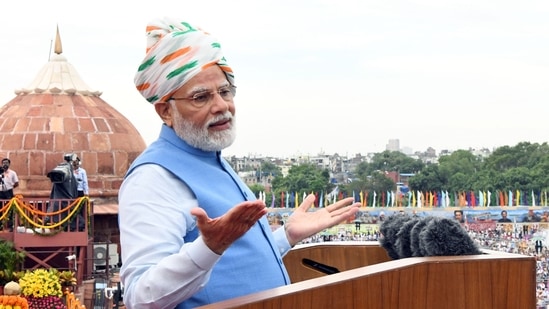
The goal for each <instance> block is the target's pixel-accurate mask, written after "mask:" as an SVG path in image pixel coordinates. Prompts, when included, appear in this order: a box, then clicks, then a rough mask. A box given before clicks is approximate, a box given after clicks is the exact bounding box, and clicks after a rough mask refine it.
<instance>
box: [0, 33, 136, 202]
mask: <svg viewBox="0 0 549 309" xmlns="http://www.w3.org/2000/svg"><path fill="white" fill-rule="evenodd" d="M54 51H55V54H54V55H53V56H52V57H51V59H50V61H49V62H48V63H47V64H46V65H45V66H44V67H43V68H42V70H40V72H39V73H38V75H37V76H36V77H35V79H34V81H33V82H32V83H30V84H29V85H28V86H27V87H25V88H22V89H18V90H16V91H15V94H16V97H15V98H13V99H12V100H11V101H9V102H8V103H6V104H5V105H3V106H2V107H1V108H0V157H1V158H9V159H10V160H11V166H10V168H11V169H12V170H14V171H15V172H16V173H17V175H18V177H19V187H18V188H16V189H15V190H14V193H15V194H22V195H23V197H25V198H27V197H32V198H38V197H41V198H48V197H49V194H50V191H51V188H52V184H51V182H50V179H49V178H47V176H46V175H47V173H48V172H49V171H51V170H52V169H53V168H55V167H56V166H57V165H58V164H59V163H62V162H63V161H64V160H63V157H64V155H65V154H67V153H75V154H77V155H78V156H79V157H80V159H81V166H82V167H83V168H84V169H85V170H86V171H87V173H88V182H89V188H90V197H91V198H92V199H94V200H95V201H96V202H95V204H96V205H97V204H103V203H105V204H109V203H111V204H112V203H116V202H117V196H118V189H119V188H120V184H121V183H122V179H123V177H124V174H125V172H126V170H127V169H128V167H129V166H130V164H131V162H132V161H133V160H134V159H135V158H136V157H137V156H138V155H139V154H140V153H141V152H142V151H143V150H144V149H145V147H146V145H145V141H144V140H143V138H142V137H141V135H140V134H139V132H138V131H137V129H136V128H135V127H134V126H133V125H132V124H131V122H130V121H129V120H128V119H127V118H126V117H124V115H122V114H121V113H119V112H118V111H117V110H116V109H115V108H113V107H112V106H111V105H109V104H108V103H107V102H105V101H103V99H101V98H100V96H101V94H102V93H101V92H99V91H95V90H93V89H91V88H90V87H88V85H86V83H85V82H84V81H83V80H82V79H81V78H80V76H79V75H78V73H77V71H76V69H75V68H74V67H73V66H72V65H71V64H70V63H69V62H68V61H67V59H66V58H65V57H64V56H62V55H61V53H62V48H61V41H60V38H59V31H58V32H57V36H56V41H55V50H54Z"/></svg>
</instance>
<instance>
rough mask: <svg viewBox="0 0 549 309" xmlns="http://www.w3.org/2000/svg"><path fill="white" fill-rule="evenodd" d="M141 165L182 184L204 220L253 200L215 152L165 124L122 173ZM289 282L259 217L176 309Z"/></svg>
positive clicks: (190, 236)
mask: <svg viewBox="0 0 549 309" xmlns="http://www.w3.org/2000/svg"><path fill="white" fill-rule="evenodd" d="M142 164H158V165H160V166H162V167H164V168H165V169H167V170H169V171H170V172H171V173H173V174H174V175H175V176H177V177H178V178H179V179H181V181H183V182H185V183H186V184H187V186H189V188H190V189H191V190H192V191H193V193H194V195H195V196H196V198H197V200H198V205H199V206H200V207H201V208H203V209H204V210H205V211H206V213H207V214H208V216H209V217H210V218H215V217H219V216H221V215H223V214H225V213H226V212H227V211H228V210H229V209H231V208H232V207H234V206H235V205H236V204H238V203H241V202H243V201H246V200H255V199H256V197H255V195H254V194H253V192H251V190H250V189H249V188H248V187H247V186H246V184H244V183H243V182H242V180H241V179H240V178H239V177H238V175H237V174H236V173H235V172H234V171H233V169H232V168H231V167H230V165H229V164H228V163H227V162H226V161H225V160H224V159H223V158H222V157H221V152H205V151H202V150H199V149H196V148H193V147H191V146H189V145H188V144H187V143H186V142H184V141H183V140H181V139H180V138H179V137H178V136H177V135H176V134H175V132H174V131H173V129H171V128H170V127H168V126H166V125H163V126H162V130H161V133H160V137H159V138H158V140H156V141H155V142H153V143H152V144H151V145H150V146H149V147H148V148H147V149H146V150H145V151H144V152H143V153H142V154H141V155H140V156H139V157H138V158H137V159H136V160H135V161H134V162H133V163H132V166H131V167H130V169H129V170H128V172H127V174H128V175H129V174H130V173H131V172H132V170H133V169H135V168H136V167H137V166H139V165H142ZM198 233H199V231H198V228H196V227H195V228H194V229H193V230H191V231H188V232H187V235H184V239H185V242H190V241H193V240H194V239H196V238H197V237H198ZM182 237H183V236H182ZM289 283H290V279H289V276H288V273H287V271H286V268H285V267H284V264H283V262H282V257H281V256H280V253H279V250H278V248H277V246H276V244H275V242H274V239H273V236H272V232H271V229H270V226H269V223H268V221H267V219H266V217H263V218H261V219H260V220H259V222H258V223H256V224H255V225H254V226H253V227H252V228H251V229H250V230H249V231H248V232H247V233H246V234H245V235H244V236H242V237H241V238H240V239H238V240H237V241H236V242H235V243H233V245H232V246H230V247H229V248H228V249H227V250H226V251H225V252H224V253H223V256H222V257H221V259H220V260H219V262H218V263H217V264H216V265H215V266H214V268H213V271H212V273H211V277H210V280H209V281H208V283H207V284H206V286H205V287H204V288H203V289H202V290H200V291H199V292H197V293H196V294H194V295H193V296H192V297H191V298H190V299H187V300H186V301H185V302H183V303H181V304H179V305H178V306H177V307H176V308H178V309H181V308H195V307H198V306H202V305H206V304H209V303H214V302H218V301H222V300H225V299H230V298H234V297H238V296H242V295H247V294H251V293H255V292H258V291H262V290H266V289H271V288H275V287H279V286H283V285H286V284H289Z"/></svg>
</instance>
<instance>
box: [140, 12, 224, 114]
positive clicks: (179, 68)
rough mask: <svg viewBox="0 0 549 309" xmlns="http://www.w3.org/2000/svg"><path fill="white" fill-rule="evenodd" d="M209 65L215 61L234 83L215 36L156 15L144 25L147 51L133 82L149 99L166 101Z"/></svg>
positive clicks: (185, 23) (151, 101)
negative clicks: (154, 18)
mask: <svg viewBox="0 0 549 309" xmlns="http://www.w3.org/2000/svg"><path fill="white" fill-rule="evenodd" d="M212 65H218V66H219V68H220V69H221V70H222V71H223V72H224V73H225V75H226V76H227V80H228V81H229V83H231V85H234V75H233V71H232V69H231V68H230V67H229V66H228V65H227V62H226V61H225V57H224V56H223V54H222V51H221V45H220V44H219V42H218V41H217V40H216V39H215V38H214V37H212V36H211V35H210V34H209V33H207V32H204V31H202V30H201V29H200V28H196V27H193V26H191V25H190V24H188V23H187V22H183V21H176V20H174V19H170V18H163V19H158V20H154V21H152V22H150V23H149V24H148V25H147V55H146V56H145V59H143V62H141V64H140V65H139V69H138V71H137V73H136V74H135V79H134V82H135V86H136V87H137V90H138V91H139V92H140V93H141V95H142V96H143V97H145V99H147V101H149V102H150V103H152V104H155V103H157V102H166V100H167V99H168V98H169V97H170V96H172V95H173V93H174V92H175V91H176V90H177V89H179V88H181V86H183V85H184V84H185V83H186V82H188V81H189V80H190V79H191V78H193V77H194V76H195V75H197V74H198V73H200V72H201V71H202V70H204V69H206V68H208V67H210V66H212Z"/></svg>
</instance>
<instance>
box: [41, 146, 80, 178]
mask: <svg viewBox="0 0 549 309" xmlns="http://www.w3.org/2000/svg"><path fill="white" fill-rule="evenodd" d="M63 159H64V160H65V161H64V162H62V163H59V165H57V166H56V167H55V168H54V169H53V170H51V171H50V172H49V173H48V178H49V179H50V180H51V182H53V183H64V182H65V181H67V180H68V179H69V178H70V177H71V176H72V166H71V163H72V162H73V161H76V160H78V156H77V155H76V154H75V153H68V154H65V155H64V156H63Z"/></svg>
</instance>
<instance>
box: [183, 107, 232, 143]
mask: <svg viewBox="0 0 549 309" xmlns="http://www.w3.org/2000/svg"><path fill="white" fill-rule="evenodd" d="M173 110H174V117H173V129H174V131H175V134H177V136H179V138H181V139H182V140H184V141H185V142H187V144H189V145H191V146H193V147H195V148H198V149H201V150H204V151H221V150H222V149H224V148H227V147H229V146H231V145H232V143H233V142H234V140H235V138H236V127H235V117H234V116H233V115H232V114H231V113H230V112H228V111H227V112H226V113H225V114H224V115H221V116H217V117H215V118H213V119H211V120H210V121H208V122H207V123H206V124H205V125H204V126H203V127H197V126H195V125H193V123H192V122H190V121H187V120H186V119H185V118H183V117H181V114H179V111H177V109H176V108H174V109H173ZM227 118H230V119H232V121H231V128H230V129H228V130H224V131H216V132H213V133H210V132H209V131H208V127H209V125H210V124H212V123H214V122H217V121H220V120H223V119H227Z"/></svg>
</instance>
